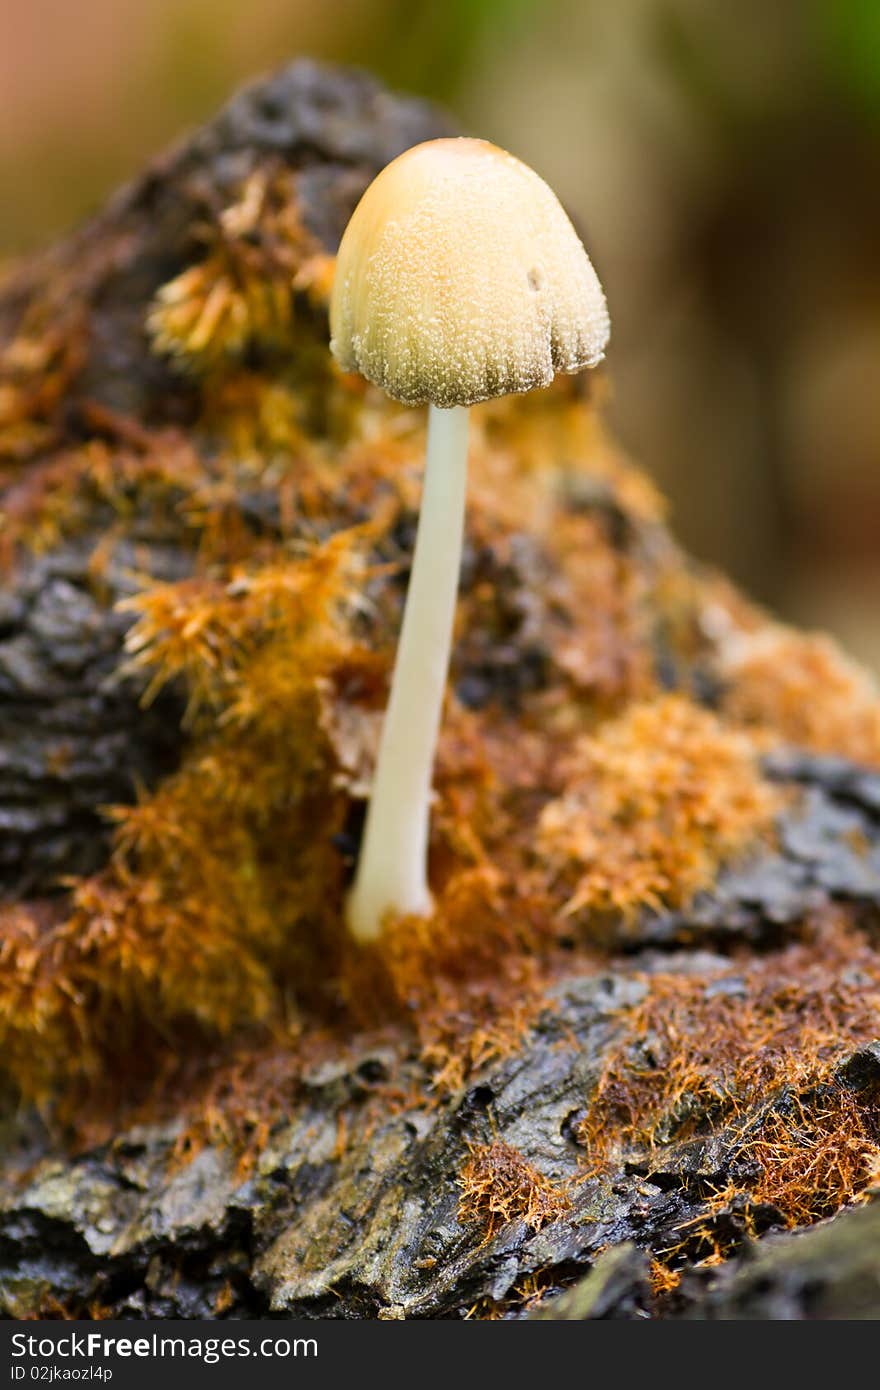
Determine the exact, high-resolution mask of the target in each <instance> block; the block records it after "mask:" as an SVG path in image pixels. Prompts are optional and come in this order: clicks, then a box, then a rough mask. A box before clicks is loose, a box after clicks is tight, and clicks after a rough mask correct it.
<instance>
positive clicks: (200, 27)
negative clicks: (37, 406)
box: [0, 0, 880, 669]
mask: <svg viewBox="0 0 880 1390" xmlns="http://www.w3.org/2000/svg"><path fill="white" fill-rule="evenodd" d="M0 33H2V36H3V37H2V42H0V214H2V215H0V256H5V255H8V254H10V253H14V252H17V251H19V250H22V249H26V248H27V247H29V246H33V245H36V244H38V243H40V242H42V241H44V240H46V239H47V238H49V237H51V236H52V235H53V234H54V233H56V232H58V231H59V230H62V229H63V228H65V227H66V226H68V225H69V224H70V223H71V222H73V221H74V220H76V219H77V218H79V217H81V216H82V215H83V214H85V213H86V212H88V211H89V210H90V209H92V208H93V207H94V206H95V205H96V204H97V203H98V202H99V201H100V199H101V198H102V197H103V196H104V195H105V194H106V193H107V192H108V191H109V190H110V189H112V188H113V186H114V185H115V184H116V183H117V182H118V181H120V180H121V179H123V178H125V177H126V176H128V175H129V174H131V173H133V172H134V171H135V170H136V169H137V168H138V166H139V164H140V163H141V162H142V160H143V159H144V158H146V157H147V156H148V155H150V154H151V153H153V152H154V151H156V150H158V149H159V148H160V147H161V146H162V145H163V143H165V142H166V141H168V140H170V139H173V138H174V137H175V136H176V135H178V134H179V133H180V132H181V130H182V129H183V128H185V127H186V126H187V125H190V124H192V123H194V122H197V121H200V120H202V119H203V118H205V117H207V116H209V115H210V114H211V112H212V111H213V110H214V108H215V107H216V106H217V105H219V104H220V103H221V102H222V101H223V100H224V99H225V98H226V97H227V96H228V94H229V92H230V90H231V89H232V88H233V87H234V86H235V84H236V83H238V82H240V81H241V80H243V79H244V78H247V77H249V76H251V75H254V74H256V73H257V72H259V71H260V70H261V69H264V68H267V67H271V66H274V65H277V64H279V63H282V62H285V61H287V60H288V59H289V58H291V57H293V56H295V55H301V54H306V55H311V56H314V57H318V58H327V59H331V60H334V61H339V62H345V63H356V64H360V65H362V66H365V67H369V68H371V69H372V70H373V71H374V72H376V73H377V74H378V75H379V76H380V77H382V78H383V79H384V80H385V81H387V82H389V83H391V84H392V85H395V86H397V87H399V88H403V89H407V90H409V91H413V92H418V93H423V94H424V95H426V96H430V97H432V98H435V99H437V100H439V101H441V102H443V103H445V104H446V105H447V106H448V107H449V108H450V109H451V110H452V111H454V112H455V113H456V115H457V117H458V118H459V119H460V121H461V124H462V126H463V128H464V129H467V130H469V131H472V132H473V133H476V134H481V135H485V136H487V137H488V138H490V139H493V140H495V141H497V142H498V143H499V144H502V145H504V146H506V147H508V148H509V149H511V150H513V151H514V152H515V153H517V154H519V155H520V156H521V157H522V158H524V159H525V160H527V161H528V162H529V163H531V164H533V165H534V166H535V168H536V169H538V170H539V172H540V173H542V174H543V175H544V176H545V177H546V178H547V179H548V181H549V182H550V183H551V184H552V185H553V187H554V188H555V189H556V191H557V192H558V193H559V195H560V196H561V198H562V199H563V201H564V202H565V203H566V205H567V206H568V207H569V208H570V210H571V211H572V212H573V213H574V215H575V216H576V218H577V219H578V222H579V225H580V226H581V228H582V229H583V230H584V233H585V239H586V241H587V244H588V247H589V249H590V251H591V253H592V255H593V258H594V260H595V262H596V265H597V268H598V270H599V273H600V276H601V278H602V280H603V281H604V284H605V287H606V290H607V293H608V298H609V302H610V306H611V312H612V319H613V325H614V330H613V343H612V352H611V356H610V362H611V368H612V374H613V379H614V385H615V397H614V402H613V406H612V411H613V417H614V424H615V428H616V429H617V432H618V434H619V435H620V436H621V437H622V439H623V440H624V442H625V443H626V444H627V445H628V446H629V447H630V448H631V449H632V450H633V452H634V453H636V454H637V455H638V457H639V458H640V459H641V460H642V461H643V462H644V463H645V464H646V465H647V466H648V467H649V468H650V470H651V471H652V472H653V473H654V475H655V476H656V477H657V478H658V479H659V481H660V483H661V485H662V486H663V487H664V489H665V490H666V491H667V492H668V493H669V494H670V495H671V497H672V499H673V507H674V515H675V524H676V527H677V530H678V532H679V534H680V535H681V536H682V537H683V539H684V540H685V541H686V542H687V543H688V544H689V545H690V547H691V548H692V549H693V550H694V551H695V552H696V553H697V554H698V555H700V556H702V557H704V558H706V559H709V560H711V561H713V562H717V563H718V564H720V565H722V566H723V567H724V568H725V569H727V570H728V571H730V572H731V573H732V574H733V575H734V576H735V577H736V578H737V579H738V580H740V581H741V582H743V583H744V584H746V585H747V586H748V588H749V589H750V590H751V591H752V592H753V593H754V594H756V595H757V596H758V597H759V598H761V599H762V600H764V601H765V602H766V603H768V604H770V605H771V606H772V607H773V608H775V609H776V610H777V611H779V612H781V613H782V614H783V615H785V616H786V617H789V618H791V619H793V620H795V621H797V622H799V623H806V624H808V625H819V626H827V627H829V628H831V629H833V630H835V631H836V632H837V633H838V634H839V635H840V636H841V637H842V639H843V640H844V642H846V643H847V645H848V646H849V647H850V648H851V649H852V650H853V651H854V652H855V653H856V654H857V655H860V656H861V657H863V658H864V659H866V660H868V661H870V662H871V663H872V664H873V665H874V666H875V667H876V668H877V669H880V617H878V613H880V0H736V3H731V0H445V3H443V0H438V2H437V3H425V4H417V3H414V0H242V3H235V0H77V3H75V4H74V3H71V0H27V3H23V0H0Z"/></svg>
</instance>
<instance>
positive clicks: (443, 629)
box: [346, 405, 468, 941]
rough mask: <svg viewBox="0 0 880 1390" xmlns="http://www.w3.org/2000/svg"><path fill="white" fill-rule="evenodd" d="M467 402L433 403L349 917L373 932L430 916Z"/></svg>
mask: <svg viewBox="0 0 880 1390" xmlns="http://www.w3.org/2000/svg"><path fill="white" fill-rule="evenodd" d="M467 437H468V409H467V407H466V406H453V407H452V408H451V409H445V410H443V409H438V408H437V407H436V406H433V405H432V406H431V407H430V410H429V413H428V448H427V459H426V463H425V480H424V488H423V493H422V505H421V511H420V514H419V525H418V532H417V535H416V544H415V552H414V554H413V563H412V572H411V574H410V581H409V589H408V591H407V596H406V607H405V610H404V614H403V625H402V628H401V633H400V643H399V645H398V649H397V660H396V662H395V666H394V675H393V677H392V680H391V695H390V698H389V701H388V709H387V711H386V714H385V722H384V725H383V727H382V737H381V740H380V743H379V755H378V759H377V762H376V772H375V777H374V780H373V790H372V795H371V797H370V804H369V808H368V810H367V819H366V824H365V826H364V835H363V841H362V844H361V852H360V858H359V860H358V867H357V873H356V876H355V881H354V886H353V887H352V890H351V892H350V893H349V896H348V901H347V903H346V920H347V922H348V927H349V930H350V931H351V933H352V935H353V936H354V937H356V938H357V940H359V941H374V940H375V939H376V938H377V937H378V936H379V934H380V932H381V929H382V919H383V918H384V917H385V915H386V913H388V912H394V913H397V914H399V915H401V916H403V915H409V914H412V915H414V916H427V915H428V913H430V911H431V906H432V899H431V893H430V889H429V888H428V875H427V858H428V810H429V804H430V799H431V779H432V773H433V766H434V752H435V749H436V746H437V734H438V731H439V727H440V713H441V709H442V706H443V693H444V691H445V688H446V676H447V672H448V669H449V653H450V648H451V646H452V624H453V618H454V616H455V600H456V594H457V591H458V578H459V570H460V568H461V550H462V541H463V537H464V505H465V491H466V482H467Z"/></svg>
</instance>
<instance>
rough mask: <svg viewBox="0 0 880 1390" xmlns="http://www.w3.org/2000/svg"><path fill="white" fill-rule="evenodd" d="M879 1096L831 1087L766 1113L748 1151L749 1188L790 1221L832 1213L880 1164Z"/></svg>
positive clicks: (796, 1223)
mask: <svg viewBox="0 0 880 1390" xmlns="http://www.w3.org/2000/svg"><path fill="white" fill-rule="evenodd" d="M878 1140H880V1096H878V1095H877V1093H876V1090H875V1092H874V1094H873V1095H870V1096H864V1095H862V1096H858V1097H856V1096H854V1095H853V1094H852V1093H851V1092H850V1091H847V1090H845V1089H844V1088H843V1087H840V1086H829V1087H827V1088H825V1089H824V1090H823V1091H821V1092H820V1093H819V1094H818V1095H814V1096H808V1097H803V1096H794V1097H792V1099H791V1101H790V1102H789V1103H788V1104H787V1105H785V1106H784V1107H783V1108H780V1109H779V1110H777V1111H772V1112H771V1113H770V1114H769V1115H767V1116H766V1117H765V1119H764V1120H763V1122H762V1124H761V1126H760V1129H759V1130H758V1133H757V1135H756V1137H755V1138H753V1139H750V1140H749V1141H748V1143H747V1145H746V1153H747V1155H748V1157H749V1158H750V1159H751V1161H752V1162H753V1163H755V1165H756V1166H757V1168H758V1176H757V1180H756V1182H755V1185H754V1187H753V1188H752V1191H751V1194H750V1195H751V1197H752V1198H753V1200H754V1201H755V1202H768V1203H770V1204H771V1205H772V1206H774V1207H776V1208H777V1210H778V1211H781V1212H782V1215H783V1216H784V1218H785V1221H786V1224H787V1225H789V1226H802V1225H806V1224H807V1223H808V1222H811V1221H819V1220H821V1218H822V1217H824V1216H831V1215H833V1213H834V1212H836V1211H838V1210H839V1209H840V1208H841V1207H842V1206H844V1205H845V1204H846V1203H847V1202H850V1201H852V1199H853V1198H854V1197H856V1196H857V1195H858V1194H859V1193H861V1192H863V1190H864V1188H865V1187H866V1186H867V1184H868V1183H869V1182H871V1181H872V1180H875V1179H876V1177H877V1174H878V1171H880V1142H878Z"/></svg>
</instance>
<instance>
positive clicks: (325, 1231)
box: [0, 64, 880, 1318]
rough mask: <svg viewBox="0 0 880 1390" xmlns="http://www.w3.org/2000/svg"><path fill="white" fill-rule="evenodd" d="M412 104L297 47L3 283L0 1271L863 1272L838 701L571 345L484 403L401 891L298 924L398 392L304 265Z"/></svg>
mask: <svg viewBox="0 0 880 1390" xmlns="http://www.w3.org/2000/svg"><path fill="white" fill-rule="evenodd" d="M445 128H446V127H445V122H444V120H443V119H442V118H441V117H440V116H439V115H438V114H437V113H435V112H433V111H431V110H429V109H428V108H426V107H425V106H423V105H421V104H420V103H418V102H414V101H409V100H404V99H400V98H392V97H390V96H388V95H387V94H385V93H384V92H382V91H381V89H380V88H378V87H377V86H376V85H375V84H374V83H373V82H372V81H371V80H370V79H369V78H367V77H364V76H357V75H352V74H348V73H344V72H338V71H333V70H329V69H323V68H319V67H315V66H312V65H308V64H297V65H295V66H293V67H292V68H290V69H288V70H287V71H285V72H283V73H281V74H279V75H278V76H276V77H274V78H272V79H270V80H268V81H266V82H263V83H259V84H257V85H255V86H254V87H252V88H250V89H248V90H247V91H245V92H244V93H242V94H241V95H239V96H238V97H236V98H235V99H234V100H233V102H232V103H231V104H230V106H229V107H228V108H227V109H226V110H225V111H224V112H223V113H221V115H220V116H219V117H218V118H217V119H216V120H215V121H214V122H212V123H211V124H210V125H209V126H207V127H206V128H205V129H204V130H202V131H200V132H197V133H196V134H195V135H194V136H192V137H191V138H190V139H188V140H187V141H185V142H184V143H183V144H182V145H180V146H179V147H178V148H177V149H176V150H175V151H173V152H172V153H171V154H170V155H169V156H166V157H165V158H163V159H161V160H159V161H157V162H156V164H155V165H154V166H153V167H152V168H151V169H150V170H149V171H148V172H147V173H146V174H145V175H144V176H143V177H142V178H140V179H139V180H137V181H136V182H135V183H134V184H132V185H131V186H130V187H129V188H127V189H125V190H123V191H122V193H120V194H119V195H118V196H117V197H116V198H115V199H114V200H113V201H112V202H111V203H110V204H109V205H108V207H107V208H106V209H105V210H104V211H103V212H102V213H101V214H100V215H99V216H98V217H96V218H95V219H94V220H93V221H92V222H90V223H89V224H88V225H87V226H86V227H84V228H83V229H82V230H81V231H80V232H79V233H78V234H77V235H76V236H75V237H73V238H72V239H70V240H69V241H67V242H63V243H62V244H61V245H59V246H58V247H55V248H52V249H50V250H48V251H47V252H45V253H43V254H41V255H39V256H37V257H35V258H33V259H32V260H30V261H27V262H25V263H23V264H21V265H19V266H14V267H12V268H11V269H10V270H8V271H7V272H6V275H5V278H4V279H3V281H2V282H0V343H2V347H0V373H2V376H0V488H2V494H0V500H2V507H3V512H2V528H0V545H2V548H3V563H4V587H3V592H2V597H0V827H2V831H3V839H2V848H0V881H2V885H3V889H4V892H5V896H6V905H5V907H4V908H3V909H2V915H0V1066H2V1069H3V1083H4V1085H5V1087H6V1088H7V1092H6V1093H7V1094H8V1101H9V1104H8V1107H7V1111H6V1118H5V1119H4V1121H3V1131H2V1133H3V1137H4V1151H5V1155H6V1163H5V1170H4V1176H3V1179H2V1186H0V1308H2V1311H3V1312H4V1313H5V1314H6V1315H7V1316H12V1317H26V1316H35V1315H36V1316H39V1315H43V1316H51V1315H53V1313H61V1312H64V1313H67V1314H71V1313H72V1314H74V1315H80V1316H102V1315H110V1316H117V1317H144V1316H148V1317H184V1318H185V1317H230V1316H236V1317H254V1316H304V1317H386V1318H395V1317H450V1316H452V1317H463V1316H468V1315H470V1316H481V1317H489V1316H493V1317H498V1316H500V1317H522V1316H542V1317H565V1318H572V1317H574V1318H580V1317H636V1316H672V1317H679V1316H706V1317H728V1316H731V1317H732V1316H751V1317H756V1316H757V1317H777V1316H785V1317H792V1316H817V1315H818V1316H837V1317H839V1316H846V1315H849V1314H852V1313H858V1314H859V1315H864V1316H876V1315H877V1314H878V1313H880V1302H878V1292H877V1288H876V1280H875V1279H874V1271H875V1261H874V1259H873V1253H872V1252H873V1250H874V1248H875V1246H876V1236H875V1232H874V1227H875V1226H876V1224H877V1223H876V1209H875V1208H873V1207H872V1206H871V1203H870V1198H871V1195H872V1190H873V1184H874V1183H875V1181H876V1179H877V1175H878V1173H880V1145H878V1126H880V1102H878V1097H880V1044H878V1043H877V1042H876V1039H877V1038H878V1037H880V956H878V954H877V951H876V921H877V908H878V904H880V705H878V703H877V700H876V697H875V695H874V692H873V690H872V688H871V685H870V682H869V681H868V680H867V678H866V677H865V676H863V675H862V674H861V673H860V672H858V671H857V670H855V669H854V668H853V667H852V666H850V665H849V664H848V663H847V662H846V661H845V660H844V659H843V658H842V657H840V656H839V654H837V653H836V652H835V651H834V649H833V648H832V647H831V646H830V644H827V643H825V642H823V641H821V640H819V639H815V638H810V637H802V636H800V635H799V634H797V633H793V632H790V631H788V630H786V629H783V628H781V627H779V626H778V625H775V624H773V623H771V622H770V621H769V620H768V619H767V618H766V616H765V615H763V614H761V613H759V612H757V611H756V610H754V609H753V608H752V607H751V606H750V605H749V604H748V603H747V602H746V601H745V600H744V599H742V598H741V597H740V596H739V595H737V594H736V593H734V592H733V591H732V590H731V589H730V587H729V586H728V585H726V583H725V582H724V581H723V580H722V579H720V578H719V577H717V576H714V575H711V574H708V573H705V572H704V571H702V570H701V569H700V568H699V567H697V566H695V565H693V564H692V563H691V562H689V561H688V559H687V557H685V556H684V555H682V553H681V552H680V550H679V549H678V548H677V546H676V545H675V543H674V541H673V540H672V538H671V536H670V534H669V532H668V530H667V529H666V526H665V522H664V519H663V512H662V505H661V503H660V501H659V499H658V498H657V497H656V494H655V493H654V491H653V489H652V488H651V486H650V484H649V483H648V482H647V481H646V480H645V479H644V478H643V477H642V476H641V475H640V474H639V473H638V472H637V471H636V470H635V469H633V468H632V467H631V466H630V465H629V464H628V463H627V462H626V461H625V460H623V459H621V458H620V457H619V455H618V453H617V452H616V450H615V449H614V447H613V445H612V444H611V443H610V442H609V441H608V440H607V438H606V437H605V436H604V434H603V433H602V430H601V426H600V424H599V422H598V419H597V404H596V401H595V400H594V398H593V395H592V394H587V391H588V388H587V386H586V384H585V383H583V382H580V381H565V382H562V383H560V384H558V385H557V386H556V387H554V388H553V389H552V390H550V391H548V392H546V393H542V394H541V396H540V397H537V398H534V399H529V400H527V401H525V402H518V401H512V402H505V403H500V404H499V405H497V406H493V407H487V408H486V409H485V412H484V413H483V414H482V415H481V417H480V419H481V421H482V423H481V424H480V425H479V427H478V429H477V430H476V432H475V436H476V437H475V445H474V455H475V457H474V460H473V483H472V493H473V496H472V500H471V506H470V508H469V516H468V540H467V546H466V555H465V563H464V569H463V574H462V585H461V597H460V604H459V610H460V611H459V626H458V631H457V642H456V653H455V658H454V667H453V688H454V698H453V699H452V700H451V701H450V708H449V710H448V711H447V717H446V721H445V724H444V732H443V740H442V742H441V750H440V760H439V771H438V786H437V806H436V811H435V816H434V841H433V845H432V872H433V874H434V877H435V880H436V883H437V884H438V917H437V922H436V924H435V927H434V929H433V930H434V935H433V936H432V935H431V934H430V933H429V934H428V935H427V936H426V935H425V933H424V931H422V930H421V929H417V928H416V927H414V926H413V924H406V923H403V924H400V926H399V928H397V929H395V931H394V932H393V933H392V934H391V936H390V937H389V941H388V943H387V946H386V947H385V948H383V950H384V954H382V953H381V952H380V958H379V959H375V958H369V959H368V958H365V957H364V956H363V955H362V954H360V953H358V952H356V951H354V950H353V949H352V948H350V947H349V946H347V944H346V943H345V941H344V939H342V937H341V934H340V931H339V929H338V921H339V915H340V914H339V905H340V901H341V894H342V892H343V890H344V885H345V881H346V877H347V875H348V874H349V873H350V869H351V863H352V860H353V857H354V855H355V854H356V851H357V838H358V834H359V827H360V822H361V815H362V806H363V796H364V791H365V788H366V786H367V785H368V781H369V772H370V766H371V759H372V756H373V750H374V747H375V731H376V727H377V719H378V717H379V713H380V711H381V706H382V695H383V690H384V686H385V682H386V681H387V674H388V670H389V668H390V659H391V652H392V650H393V637H394V633H395V632H396V627H397V623H398V621H399V612H400V600H401V594H402V591H403V586H404V582H405V574H406V565H407V559H408V555H409V553H410V550H411V544H412V536H413V525H414V515H415V509H414V497H415V490H416V489H417V486H418V480H417V472H416V463H415V460H417V458H418V456H419V448H418V442H419V441H418V434H419V429H420V422H419V419H418V415H417V413H413V412H410V411H404V410H399V409H397V408H395V407H393V406H390V405H389V404H388V403H387V402H385V401H384V400H383V399H382V398H380V397H378V396H377V394H376V393H374V392H371V391H370V390H369V389H367V388H365V387H364V386H363V384H362V383H358V382H356V381H353V380H351V379H346V378H342V377H340V376H339V374H338V373H337V372H335V370H334V368H333V366H332V364H331V362H330V360H329V357H328V355H327V350H326V316H325V309H326V287H327V284H328V277H329V276H330V275H331V274H332V252H333V250H334V249H335V245H336V243H337V242H338V238H339V235H340V233H341V230H342V228H343V226H344V225H345V222H346V219H347V217H348V215H349V213H350V211H351V209H352V207H353V205H354V202H355V201H356V199H357V197H358V196H359V194H360V192H361V191H362V189H363V188H364V187H365V185H366V183H367V182H368V181H369V179H370V178H371V177H372V176H373V175H374V174H375V172H377V170H378V169H379V168H381V167H382V165H383V164H384V163H386V162H387V161H388V159H390V158H391V157H393V156H394V155H395V154H396V153H398V152H399V151H400V150H402V149H404V148H406V147H407V146H408V145H410V144H412V143H414V142H416V141H418V140H420V139H424V138H429V137H431V136H433V135H436V134H440V133H443V131H444V129H445ZM291 286H292V287H293V288H291ZM589 391H590V392H591V393H593V392H594V391H595V388H594V387H592V386H591V387H589ZM710 463H711V461H708V464H707V466H709V465H710ZM355 581H356V583H357V586H358V587H357V592H356V594H353V585H354V583H355ZM120 600H123V601H127V602H123V603H122V606H121V607H120ZM126 643H127V649H126ZM145 694H146V695H147V696H148V697H149V698H147V699H145V698H144V697H145ZM214 803H216V805H215V804H214ZM108 807H113V808H115V810H113V811H112V813H111V812H108ZM853 1204H857V1205H856V1209H854V1210H853V1209H850V1210H844V1208H846V1207H850V1208H851V1207H852V1205H853ZM817 1223H819V1224H817Z"/></svg>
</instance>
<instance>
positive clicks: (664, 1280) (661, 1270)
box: [649, 1260, 681, 1298]
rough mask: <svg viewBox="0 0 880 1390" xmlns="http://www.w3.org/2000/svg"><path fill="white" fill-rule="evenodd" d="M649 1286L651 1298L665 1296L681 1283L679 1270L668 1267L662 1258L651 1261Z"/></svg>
mask: <svg viewBox="0 0 880 1390" xmlns="http://www.w3.org/2000/svg"><path fill="white" fill-rule="evenodd" d="M649 1277H650V1286H651V1297H652V1298H665V1296H666V1295H667V1294H670V1293H673V1292H674V1291H675V1290H676V1289H677V1288H678V1286H679V1284H680V1283H681V1270H680V1269H670V1267H669V1265H668V1264H664V1263H663V1261H662V1260H652V1261H651V1271H650V1276H649Z"/></svg>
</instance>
